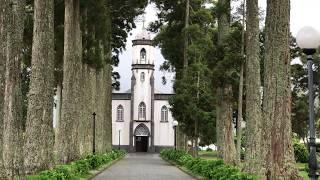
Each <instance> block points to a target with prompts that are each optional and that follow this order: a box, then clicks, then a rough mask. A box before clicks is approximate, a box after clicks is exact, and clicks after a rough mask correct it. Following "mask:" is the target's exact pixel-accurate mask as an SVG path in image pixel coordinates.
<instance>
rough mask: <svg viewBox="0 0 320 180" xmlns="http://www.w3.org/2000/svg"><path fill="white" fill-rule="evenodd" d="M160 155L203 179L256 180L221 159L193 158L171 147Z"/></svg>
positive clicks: (256, 178)
mask: <svg viewBox="0 0 320 180" xmlns="http://www.w3.org/2000/svg"><path fill="white" fill-rule="evenodd" d="M160 155H161V157H162V158H164V159H167V160H169V161H173V162H174V163H176V164H178V165H179V166H182V167H185V168H187V169H188V170H190V171H191V172H192V173H194V174H195V175H199V176H202V177H204V178H205V179H216V180H227V179H228V180H229V179H232V180H258V177H256V176H253V175H250V174H247V173H244V172H241V171H240V169H238V168H237V167H234V166H230V165H226V164H224V162H223V161H222V160H206V159H200V158H194V157H192V156H191V155H190V154H187V153H185V152H184V151H179V150H173V149H165V150H163V151H161V153H160Z"/></svg>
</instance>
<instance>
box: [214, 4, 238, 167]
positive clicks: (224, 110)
mask: <svg viewBox="0 0 320 180" xmlns="http://www.w3.org/2000/svg"><path fill="white" fill-rule="evenodd" d="M219 3H220V4H221V6H223V7H224V9H225V11H224V12H221V13H220V14H219V16H218V45H219V46H223V43H224V41H225V39H226V37H227V35H228V33H229V30H230V10H231V7H230V0H219ZM217 95H218V102H217V120H216V128H217V145H218V153H219V156H220V157H222V158H223V160H224V161H225V162H226V163H228V164H235V163H236V148H235V144H234V141H233V131H232V130H233V127H232V99H231V97H232V86H231V85H229V84H224V83H222V86H221V87H220V88H218V90H217ZM218 128H219V130H218Z"/></svg>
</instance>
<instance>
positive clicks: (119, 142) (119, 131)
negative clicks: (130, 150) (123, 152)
mask: <svg viewBox="0 0 320 180" xmlns="http://www.w3.org/2000/svg"><path fill="white" fill-rule="evenodd" d="M120 133H121V130H120V129H119V146H118V149H119V150H120Z"/></svg>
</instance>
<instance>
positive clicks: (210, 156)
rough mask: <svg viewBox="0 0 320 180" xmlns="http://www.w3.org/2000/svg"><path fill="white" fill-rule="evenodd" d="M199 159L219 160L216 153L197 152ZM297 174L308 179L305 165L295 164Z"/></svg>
mask: <svg viewBox="0 0 320 180" xmlns="http://www.w3.org/2000/svg"><path fill="white" fill-rule="evenodd" d="M199 157H200V158H203V159H210V160H211V159H212V160H217V159H219V158H218V157H217V151H199ZM296 166H297V168H298V170H299V174H300V175H301V176H302V177H303V178H304V179H306V180H307V179H309V177H308V172H306V171H305V167H306V163H297V164H296Z"/></svg>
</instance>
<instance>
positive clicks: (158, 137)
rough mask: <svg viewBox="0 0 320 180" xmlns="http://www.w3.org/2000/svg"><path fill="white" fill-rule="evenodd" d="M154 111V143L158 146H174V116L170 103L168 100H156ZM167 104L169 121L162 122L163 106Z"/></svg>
mask: <svg viewBox="0 0 320 180" xmlns="http://www.w3.org/2000/svg"><path fill="white" fill-rule="evenodd" d="M154 104H155V108H154V110H155V112H154V136H155V139H154V141H155V142H154V143H155V145H156V146H173V145H174V130H173V127H172V121H173V117H172V115H171V112H170V110H169V108H170V105H169V103H168V101H165V100H156V101H155V102H154ZM162 106H166V107H167V108H168V110H169V111H168V122H161V108H162Z"/></svg>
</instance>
